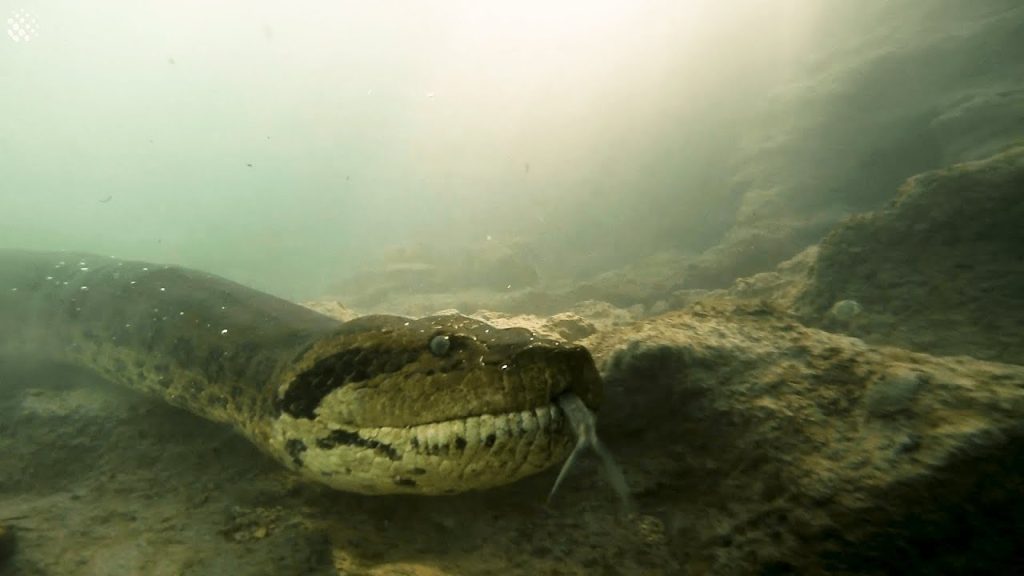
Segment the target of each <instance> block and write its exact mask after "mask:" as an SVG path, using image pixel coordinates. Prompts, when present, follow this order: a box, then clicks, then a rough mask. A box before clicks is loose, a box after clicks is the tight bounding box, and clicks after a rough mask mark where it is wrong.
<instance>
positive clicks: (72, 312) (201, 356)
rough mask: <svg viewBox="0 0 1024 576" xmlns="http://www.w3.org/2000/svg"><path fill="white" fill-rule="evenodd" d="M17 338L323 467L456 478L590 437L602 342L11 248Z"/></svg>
mask: <svg viewBox="0 0 1024 576" xmlns="http://www.w3.org/2000/svg"><path fill="white" fill-rule="evenodd" d="M0 356H5V357H9V358H18V359H23V360H33V361H36V360H37V361H43V362H59V363H65V364H70V365H72V366H76V367H81V368H84V369H87V370H90V371H92V372H94V373H96V374H98V375H99V376H101V377H102V378H104V379H106V380H109V381H111V382H114V383H116V384H119V385H122V386H125V387H128V388H130V389H133V390H136V391H139V392H142V393H144V394H147V395H150V396H153V397H156V398H158V399H162V400H163V401H166V402H167V403H169V404H171V405H173V406H176V407H179V408H182V409H185V410H187V411H189V412H192V413H194V414H196V415H197V416H200V417H203V418H206V419H208V420H212V421H215V422H219V423H223V424H226V425H228V426H230V427H232V428H233V429H234V430H236V431H237V432H238V433H240V434H241V435H242V436H244V437H245V438H246V439H248V440H249V441H250V442H251V443H252V444H254V445H255V446H256V447H257V448H259V449H260V450H261V451H263V452H265V453H266V454H268V455H269V456H270V457H271V458H273V459H274V460H276V461H277V462H279V463H280V464H281V465H283V466H284V467H286V468H288V469H290V470H292V471H294V472H295V473H297V474H298V475H299V476H301V477H304V478H306V479H309V480H312V481H314V482H318V483H320V484H324V485H327V486H330V487H332V488H335V489H338V490H342V491H347V492H356V493H363V494H425V495H438V494H442V495H443V494H456V493H461V492H466V491H473V490H483V489H488V488H493V487H497V486H501V485H504V484H508V483H511V482H514V481H517V480H519V479H522V478H524V477H527V476H530V475H533V474H536V473H539V472H541V471H544V470H546V469H548V468H549V467H551V466H553V465H554V464H556V463H558V462H560V461H563V460H565V459H566V458H567V456H568V455H569V454H570V453H572V452H573V445H574V439H575V437H576V431H574V429H573V428H574V426H573V424H572V422H571V420H569V416H567V415H566V410H564V409H563V408H562V405H567V399H570V400H571V402H570V403H571V404H573V405H582V406H585V408H586V409H587V410H597V409H598V408H599V406H600V404H601V399H602V383H601V377H600V374H599V372H598V370H597V368H596V366H595V363H594V360H593V358H592V356H591V355H590V353H589V352H588V351H587V349H586V348H584V347H582V346H578V345H571V344H568V343H563V342H561V341H558V340H553V339H550V338H545V337H541V336H539V335H537V334H535V333H533V332H531V331H530V330H528V329H526V328H501V329H499V328H496V327H494V326H492V325H490V324H487V323H485V322H482V321H480V320H477V319H473V318H470V317H468V316H464V315H461V314H440V315H435V316H427V317H423V318H408V317H404V316H399V315H384V314H373V315H365V316H360V317H357V318H355V319H353V320H349V321H347V322H342V321H340V320H337V319H334V318H331V317H328V316H325V315H323V314H320V313H318V312H315V311H313V310H311V309H309V308H306V307H304V306H301V305H299V304H296V303H293V302H290V301H288V300H285V299H283V298H279V297H277V296H274V295H271V294H267V293H264V292H261V291H259V290H255V289H252V288H249V287H246V286H244V285H242V284H239V283H236V282H234V281H231V280H228V279H226V278H223V277H220V276H217V275H214V274H210V273H207V272H203V271H199V270H195V269H191V268H187V267H181V266H175V265H164V264H153V263H147V262H142V261H136V260H122V259H118V258H113V257H107V256H99V255H95V254H86V253H77V252H42V251H30V250H14V249H3V250H0Z"/></svg>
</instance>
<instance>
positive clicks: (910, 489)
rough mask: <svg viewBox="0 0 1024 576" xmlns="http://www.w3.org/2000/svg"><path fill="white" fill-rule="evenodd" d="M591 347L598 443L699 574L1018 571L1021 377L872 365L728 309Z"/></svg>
mask: <svg viewBox="0 0 1024 576" xmlns="http://www.w3.org/2000/svg"><path fill="white" fill-rule="evenodd" d="M585 343H586V344H588V345H589V346H590V347H591V350H592V351H593V352H594V353H595V355H596V357H597V358H599V359H600V360H601V362H602V364H603V367H604V371H605V374H606V377H607V382H608V385H609V391H608V394H607V396H608V399H609V405H610V406H612V408H611V409H609V410H607V411H606V412H605V413H604V414H602V416H601V418H602V419H603V423H604V428H603V430H602V433H603V435H604V436H605V438H607V440H608V442H609V443H610V444H611V446H612V448H613V450H614V451H615V452H616V453H618V454H619V455H621V457H622V460H623V462H624V465H625V469H626V471H627V476H628V478H629V480H630V482H631V485H632V487H633V490H634V491H635V497H636V498H637V500H638V501H639V502H640V506H641V508H642V509H644V510H645V511H647V512H648V513H656V512H657V513H660V514H661V518H662V520H663V521H664V523H665V526H666V531H667V534H668V540H669V541H670V542H671V546H672V547H673V552H674V557H675V558H676V560H677V561H678V562H679V563H680V565H682V566H686V568H687V571H688V572H689V573H694V574H784V573H799V574H812V573H821V572H828V573H857V574H894V573H900V574H968V573H970V574H978V573H1001V572H999V570H1008V569H1009V568H1010V567H1011V566H1013V565H1014V562H1019V561H1020V556H1015V554H1017V552H1016V548H1015V546H1016V545H1017V544H1018V543H1019V542H1020V541H1022V538H1024V498H1021V494H1022V493H1024V492H1022V490H1021V489H1022V488H1024V367H1020V366H1012V365H1006V364H996V363H989V362H984V361H981V360H976V359H972V358H967V357H950V358H939V357H934V356H928V355H925V354H919V353H914V352H909V351H906V350H901V349H898V348H887V347H871V346H868V345H866V344H865V343H864V342H863V341H861V340H858V339H856V338H851V337H847V336H843V335H838V334H832V333H828V332H824V331H820V330H816V329H812V328H808V327H805V326H803V325H801V324H800V323H799V322H798V321H797V318H796V317H795V316H792V315H790V314H788V313H786V312H783V311H781V310H779V309H776V308H773V307H770V306H762V305H738V306H737V305H735V304H734V303H732V302H729V301H722V302H711V301H705V302H704V303H703V304H700V305H697V306H695V307H694V308H692V309H691V310H689V311H685V312H676V313H670V314H667V315H665V316H661V317H659V318H655V319H651V320H648V321H646V322H643V323H640V324H637V325H633V326H632V327H630V328H629V329H628V330H619V331H610V332H604V333H600V334H597V335H595V336H593V337H591V338H590V339H588V340H586V341H585ZM595 489H596V486H595ZM1002 573H1005V572H1002Z"/></svg>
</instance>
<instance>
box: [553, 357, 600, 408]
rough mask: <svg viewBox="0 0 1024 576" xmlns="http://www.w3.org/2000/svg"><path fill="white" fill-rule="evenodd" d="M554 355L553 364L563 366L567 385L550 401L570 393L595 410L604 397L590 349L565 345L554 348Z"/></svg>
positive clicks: (555, 400)
mask: <svg viewBox="0 0 1024 576" xmlns="http://www.w3.org/2000/svg"><path fill="white" fill-rule="evenodd" d="M554 356H555V365H559V366H564V367H565V371H566V380H567V385H566V386H565V387H564V388H563V389H562V390H560V391H559V393H558V394H556V395H555V398H552V401H553V402H557V398H558V397H559V396H562V395H563V394H568V393H571V394H575V395H576V396H578V397H579V398H580V399H581V400H583V403H584V404H586V406H587V408H589V409H591V410H597V409H598V408H599V407H600V405H601V401H602V399H603V397H604V386H603V383H602V381H601V374H600V373H599V372H598V371H597V366H596V365H594V358H593V357H592V356H591V355H590V351H588V350H587V349H586V348H584V347H582V346H566V347H564V348H560V349H558V350H555V351H554Z"/></svg>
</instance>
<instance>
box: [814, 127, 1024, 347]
mask: <svg viewBox="0 0 1024 576" xmlns="http://www.w3.org/2000/svg"><path fill="white" fill-rule="evenodd" d="M801 292H802V293H801V294H800V295H799V297H798V298H796V299H795V305H796V308H797V309H798V310H799V311H800V313H801V315H802V316H803V317H804V318H805V319H806V321H807V322H809V323H811V324H814V325H819V326H823V327H826V328H829V329H834V330H842V331H844V332H846V333H849V334H853V335H856V336H860V337H863V338H865V339H867V340H868V341H870V342H877V343H888V344H894V345H898V346H902V347H906V348H910V349H915V350H920V351H926V352H930V353H934V354H969V355H971V356H975V357H979V358H985V359H991V360H999V361H1004V362H1013V363H1017V364H1024V146H1020V147H1016V148H1012V149H1010V150H1008V151H1006V152H1004V153H1002V154H999V155H997V156H995V157H993V158H990V159H987V160H984V161H979V162H971V163H967V164H959V165H956V166H953V167H951V168H947V169H945V170H939V171H936V172H929V173H927V174H922V175H920V176H917V177H914V178H912V179H910V180H909V181H908V182H907V183H906V184H905V185H904V186H903V187H902V188H901V190H900V192H899V195H898V196H897V198H896V200H895V201H894V202H893V203H892V205H891V206H890V207H888V208H886V209H884V210H879V211H877V212H871V213H867V214H863V215H859V216H856V217H854V218H851V219H849V220H848V221H846V222H845V223H844V224H843V225H841V226H839V227H837V228H836V229H835V230H834V231H833V232H832V233H831V234H830V235H829V236H828V237H827V238H826V239H825V240H824V241H823V242H822V243H821V246H820V247H819V250H818V254H817V257H816V258H815V260H814V262H813V264H812V265H811V267H810V269H809V275H808V276H807V277H806V279H805V285H804V287H803V288H802V290H801ZM843 300H850V301H854V302H856V303H857V304H858V305H859V306H860V307H862V313H861V314H858V315H855V316H856V317H849V318H844V317H843V316H842V315H839V316H837V315H836V314H835V313H832V314H830V313H829V311H830V310H832V309H833V307H834V306H835V305H836V303H837V302H840V301H843Z"/></svg>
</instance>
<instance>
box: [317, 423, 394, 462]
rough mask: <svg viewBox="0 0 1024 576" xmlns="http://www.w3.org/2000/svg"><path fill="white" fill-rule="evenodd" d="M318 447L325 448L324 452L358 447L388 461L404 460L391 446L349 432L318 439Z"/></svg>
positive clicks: (331, 434) (332, 432) (334, 433)
mask: <svg viewBox="0 0 1024 576" xmlns="http://www.w3.org/2000/svg"><path fill="white" fill-rule="evenodd" d="M316 445H317V448H323V449H324V450H330V449H331V448H334V447H335V446H358V447H360V448H369V449H371V450H373V451H374V452H376V453H378V454H380V455H381V456H386V457H387V458H388V460H394V461H398V460H401V459H402V457H401V456H400V455H399V454H398V451H397V450H395V449H394V447H393V446H391V445H390V444H385V443H384V442H378V441H376V440H368V439H366V438H363V437H362V436H360V435H359V434H356V433H355V432H349V431H348V430H332V431H331V433H330V434H328V435H327V436H325V437H323V438H317V441H316Z"/></svg>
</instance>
